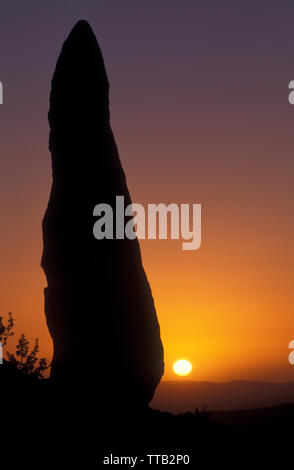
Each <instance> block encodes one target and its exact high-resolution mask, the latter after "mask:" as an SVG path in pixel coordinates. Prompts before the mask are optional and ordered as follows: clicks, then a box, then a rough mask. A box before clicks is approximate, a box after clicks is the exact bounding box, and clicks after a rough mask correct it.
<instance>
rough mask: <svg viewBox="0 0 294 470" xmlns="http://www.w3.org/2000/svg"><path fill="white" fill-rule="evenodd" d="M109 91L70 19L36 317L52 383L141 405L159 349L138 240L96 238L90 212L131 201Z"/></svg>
mask: <svg viewBox="0 0 294 470" xmlns="http://www.w3.org/2000/svg"><path fill="white" fill-rule="evenodd" d="M108 95H109V83H108V79H107V75H106V71H105V66H104V62H103V57H102V54H101V51H100V48H99V46H98V43H97V40H96V38H95V36H94V34H93V31H92V29H91V27H90V26H89V24H88V23H87V22H86V21H79V22H78V23H77V24H76V26H75V27H74V28H73V30H72V31H71V33H70V35H69V36H68V38H67V40H66V41H65V43H64V45H63V48H62V51H61V54H60V56H59V58H58V61H57V65H56V69H55V72H54V75H53V79H52V89H51V96H50V110H49V115H48V117H49V124H50V137H49V149H50V152H51V155H52V176H53V182H52V188H51V194H50V199H49V203H48V207H47V210H46V213H45V216H44V220H43V242H44V249H43V256H42V267H43V269H44V272H45V274H46V278H47V283H48V287H47V288H46V289H45V314H46V320H47V324H48V327H49V331H50V334H51V337H52V339H53V346H54V355H53V362H52V370H51V378H52V379H53V380H54V381H56V383H60V384H62V386H65V387H66V385H68V386H69V387H72V386H73V385H74V384H82V385H80V388H83V389H85V388H86V389H87V390H88V391H90V390H91V392H92V393H93V395H95V396H96V395H99V396H100V397H102V398H103V400H104V401H105V400H113V398H114V399H116V400H117V402H118V403H119V402H121V400H124V401H129V403H130V404H133V403H135V404H137V405H139V406H141V405H143V406H144V405H147V404H148V403H149V402H150V400H151V399H152V397H153V394H154V391H155V388H156V386H157V385H158V383H159V381H160V379H161V377H162V374H163V368H164V363H163V347H162V343H161V339H160V329H159V324H158V321H157V316H156V310H155V306H154V301H153V297H152V293H151V289H150V286H149V283H148V280H147V277H146V274H145V271H144V268H143V266H142V260H141V254H140V248H139V243H138V240H137V239H135V240H128V239H126V238H124V239H122V240H117V239H113V240H106V239H103V240H97V239H95V238H94V236H93V225H94V223H95V220H97V218H96V219H95V218H94V217H93V209H94V207H95V206H96V205H97V204H99V203H107V204H110V205H111V206H112V207H113V210H114V215H115V198H116V196H118V195H120V196H124V198H125V206H126V205H128V204H130V203H131V199H130V195H129V191H128V188H127V184H126V179H125V175H124V172H123V169H122V166H121V163H120V159H119V155H118V151H117V147H116V143H115V140H114V137H113V134H112V130H111V127H110V115H109V98H108Z"/></svg>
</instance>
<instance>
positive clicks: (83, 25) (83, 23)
mask: <svg viewBox="0 0 294 470" xmlns="http://www.w3.org/2000/svg"><path fill="white" fill-rule="evenodd" d="M77 33H78V34H87V35H89V34H90V35H94V33H93V30H92V28H91V26H90V24H89V23H88V21H87V20H79V21H78V22H77V23H76V24H75V25H74V27H73V28H72V30H71V33H70V34H77Z"/></svg>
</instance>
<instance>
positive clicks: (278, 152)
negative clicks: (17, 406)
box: [0, 0, 294, 381]
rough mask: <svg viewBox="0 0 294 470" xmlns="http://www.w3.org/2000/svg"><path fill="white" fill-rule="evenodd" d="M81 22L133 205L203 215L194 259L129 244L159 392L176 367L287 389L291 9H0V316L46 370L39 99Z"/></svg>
mask: <svg viewBox="0 0 294 470" xmlns="http://www.w3.org/2000/svg"><path fill="white" fill-rule="evenodd" d="M81 18H84V19H87V20H88V21H89V22H90V23H91V25H92V27H93V30H94V32H95V34H96V35H97V38H98V41H99V43H100V46H101V48H102V51H103V54H104V59H105V63H106V67H107V71H108V76H109V80H110V101H111V122H112V127H113V130H114V134H115V137H116V141H117V144H118V147H119V151H120V157H121V160H122V163H123V166H124V169H125V172H126V175H127V180H128V185H129V189H130V191H131V195H132V198H133V201H134V202H140V203H142V204H148V203H159V202H164V203H170V202H176V203H181V202H190V203H201V204H202V205H203V209H202V210H203V220H202V223H203V233H202V240H203V241H202V246H201V248H200V250H199V251H195V252H191V251H186V252H185V251H182V249H181V243H180V241H159V240H158V241H144V242H142V241H141V247H142V254H143V261H144V266H145V269H146V271H147V275H148V278H149V281H150V283H151V287H152V291H153V295H154V298H155V303H156V307H157V312H158V317H159V321H160V324H161V330H162V338H163V342H164V346H165V359H166V374H165V378H166V379H170V378H175V376H174V375H173V373H172V370H171V365H172V363H173V361H174V360H176V359H179V358H182V357H184V358H187V359H189V360H190V361H191V362H192V363H193V372H192V374H191V376H190V378H192V379H195V380H211V381H225V380H231V379H257V380H274V381H275V380H293V379H294V368H293V366H292V367H291V366H290V365H289V364H288V354H289V351H288V343H289V341H290V340H292V339H294V314H293V304H294V298H293V262H294V250H293V235H294V230H293V229H294V222H293V202H294V198H293V192H294V190H293V169H294V168H293V166H294V164H293V147H294V145H293V144H294V106H290V105H289V103H288V83H289V81H290V80H293V79H294V4H293V1H292V0H287V1H282V2H277V1H269V0H267V1H263V0H261V1H259V2H256V1H255V0H254V1H253V0H250V1H248V0H246V1H245V0H243V1H239V2H236V1H233V0H230V1H227V0H224V1H222V2H220V1H218V0H214V1H209V0H208V1H207V0H205V1H197V2H195V1H190V0H184V1H183V2H179V1H172V0H168V1H167V0H164V1H163V0H162V1H160V2H150V1H148V2H147V1H140V2H138V1H128V0H124V1H123V2H118V1H112V0H107V1H106V0H104V1H89V0H83V1H62V0H58V1H57V0H51V1H50V2H49V1H48V2H40V1H31V0H27V1H26V2H21V1H13V0H9V1H2V2H1V8H0V80H1V81H2V83H3V87H4V104H3V105H1V106H0V181H1V185H0V210H1V218H0V315H6V314H7V313H8V312H9V311H12V312H13V313H14V315H15V318H16V321H17V330H18V332H22V331H24V332H25V333H27V335H28V337H29V338H30V339H33V338H34V337H36V336H38V337H39V338H40V342H41V349H42V353H43V354H45V355H46V356H47V357H50V355H51V348H52V346H51V341H50V338H49V334H48V332H47V328H46V324H45V318H44V313H43V292H42V290H43V287H44V286H45V285H46V281H45V277H44V275H43V272H42V270H41V268H40V258H41V251H42V240H41V220H42V217H43V214H44V211H45V208H46V204H47V201H48V197H49V190H50V185H51V170H50V155H49V152H48V149H47V147H48V123H47V111H48V98H49V90H50V80H51V77H52V73H53V70H54V66H55V63H56V60H57V57H58V54H59V52H60V48H61V45H62V43H63V41H64V40H65V38H66V36H67V35H68V33H69V31H70V29H71V28H72V27H73V25H74V24H75V22H76V21H77V20H78V19H81ZM81 92H82V91H81ZM82 314H83V312H81V315H82Z"/></svg>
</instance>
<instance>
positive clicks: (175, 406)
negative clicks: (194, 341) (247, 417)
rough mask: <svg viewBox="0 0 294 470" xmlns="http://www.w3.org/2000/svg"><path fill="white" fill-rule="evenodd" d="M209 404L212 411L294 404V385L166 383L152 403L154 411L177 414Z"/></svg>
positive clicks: (243, 382)
mask: <svg viewBox="0 0 294 470" xmlns="http://www.w3.org/2000/svg"><path fill="white" fill-rule="evenodd" d="M203 402H206V403H208V408H209V409H210V410H224V411H225V410H241V409H249V408H259V407H265V406H275V405H278V404H280V403H294V382H280V383H279V382H257V381H249V380H233V381H230V382H197V381H192V380H182V381H180V380H171V381H162V382H161V383H160V385H159V387H158V389H157V392H156V394H155V397H154V399H153V401H152V402H151V406H152V407H153V408H156V409H159V410H162V411H171V412H173V413H178V412H184V411H194V409H195V407H196V406H201V404H202V403H203Z"/></svg>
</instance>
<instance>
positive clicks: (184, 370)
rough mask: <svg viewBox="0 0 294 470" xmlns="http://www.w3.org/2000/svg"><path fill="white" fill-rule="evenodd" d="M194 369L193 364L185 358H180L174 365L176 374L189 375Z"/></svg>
mask: <svg viewBox="0 0 294 470" xmlns="http://www.w3.org/2000/svg"><path fill="white" fill-rule="evenodd" d="M191 370H192V364H191V362H189V361H186V360H185V359H180V360H179V361H176V362H175V363H174V365H173V371H174V373H175V374H176V375H181V376H183V375H189V374H190V372H191Z"/></svg>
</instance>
